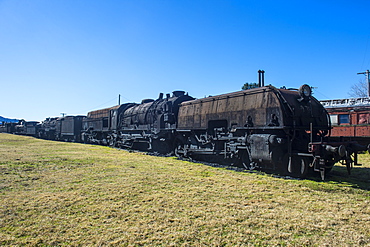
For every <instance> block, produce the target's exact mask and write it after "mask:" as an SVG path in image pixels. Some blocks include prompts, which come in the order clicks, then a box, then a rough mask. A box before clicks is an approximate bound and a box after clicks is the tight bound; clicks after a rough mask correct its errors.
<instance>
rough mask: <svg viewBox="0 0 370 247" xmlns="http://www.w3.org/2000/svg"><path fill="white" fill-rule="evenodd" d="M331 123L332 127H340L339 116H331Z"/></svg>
mask: <svg viewBox="0 0 370 247" xmlns="http://www.w3.org/2000/svg"><path fill="white" fill-rule="evenodd" d="M330 122H331V124H332V125H338V115H337V114H335V115H330Z"/></svg>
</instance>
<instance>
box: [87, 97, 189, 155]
mask: <svg viewBox="0 0 370 247" xmlns="http://www.w3.org/2000/svg"><path fill="white" fill-rule="evenodd" d="M163 96H164V94H163V93H161V94H160V95H159V97H158V99H156V100H154V99H145V100H142V102H141V104H135V103H127V104H123V105H118V106H114V107H111V108H106V109H102V110H98V111H92V112H89V113H88V115H87V118H86V120H85V121H84V133H83V139H84V140H85V141H86V142H88V143H89V142H90V143H99V144H106V145H111V146H116V147H123V148H132V149H139V150H146V151H152V152H161V153H166V152H171V151H172V150H173V140H174V134H175V131H176V127H177V115H178V111H179V106H180V103H182V102H184V101H187V100H193V99H194V98H193V97H191V96H189V95H188V94H185V92H184V91H174V92H173V93H172V96H171V94H166V97H163Z"/></svg>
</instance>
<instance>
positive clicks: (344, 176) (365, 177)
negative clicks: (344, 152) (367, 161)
mask: <svg viewBox="0 0 370 247" xmlns="http://www.w3.org/2000/svg"><path fill="white" fill-rule="evenodd" d="M325 180H326V181H331V182H336V183H338V184H343V185H346V186H350V187H353V188H359V189H363V190H368V191H370V168H368V167H360V166H356V167H354V168H352V170H351V174H350V175H349V174H348V172H347V168H346V167H345V166H342V165H335V166H334V167H333V170H332V171H331V172H330V173H329V174H328V175H327V177H326V179H325Z"/></svg>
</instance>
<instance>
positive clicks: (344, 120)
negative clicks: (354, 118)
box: [339, 114, 349, 124]
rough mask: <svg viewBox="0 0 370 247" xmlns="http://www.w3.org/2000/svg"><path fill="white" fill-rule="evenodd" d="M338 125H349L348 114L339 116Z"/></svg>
mask: <svg viewBox="0 0 370 247" xmlns="http://www.w3.org/2000/svg"><path fill="white" fill-rule="evenodd" d="M339 124H349V114H342V115H339Z"/></svg>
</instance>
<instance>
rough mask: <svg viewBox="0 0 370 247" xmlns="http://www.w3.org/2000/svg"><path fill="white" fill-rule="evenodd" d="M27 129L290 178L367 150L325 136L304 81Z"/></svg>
mask: <svg viewBox="0 0 370 247" xmlns="http://www.w3.org/2000/svg"><path fill="white" fill-rule="evenodd" d="M23 124H24V125H25V126H24V127H26V125H27V123H23ZM35 128H36V130H35V131H34V132H30V135H34V136H37V137H40V138H45V139H52V140H66V141H76V142H84V143H92V144H101V145H109V146H112V147H119V148H129V149H138V150H145V151H151V152H159V153H171V152H172V153H174V154H175V155H176V156H179V157H192V158H195V159H203V160H207V161H210V160H217V161H218V162H222V163H228V164H233V165H237V166H242V167H245V168H246V169H255V168H256V169H262V170H266V171H273V172H277V173H281V174H286V175H290V176H294V177H305V176H306V175H307V173H308V172H309V171H313V172H318V173H320V174H321V177H322V179H324V176H325V174H326V173H328V172H329V171H330V170H331V169H332V167H333V166H334V164H335V163H337V162H342V163H343V164H345V165H346V166H347V169H348V172H350V170H351V168H352V166H353V165H357V154H358V153H359V152H361V151H366V150H368V148H367V147H366V146H363V145H359V144H358V143H356V142H350V141H347V142H337V141H336V142H332V141H330V130H331V124H330V118H329V115H328V113H327V111H326V110H325V108H324V107H323V106H322V105H321V104H320V102H319V101H318V100H316V99H315V98H314V97H313V96H312V91H311V87H310V86H308V85H306V84H305V85H303V86H301V87H300V88H299V89H285V88H281V89H278V88H276V87H274V86H271V85H269V86H261V87H258V88H254V89H249V90H242V91H238V92H233V93H228V94H222V95H218V96H210V97H206V98H202V99H194V98H193V97H191V96H189V95H188V94H185V92H184V91H174V92H173V94H172V95H170V94H167V95H166V96H165V97H164V95H163V94H162V93H161V94H160V95H159V97H158V98H157V99H156V100H153V99H146V100H143V101H142V102H141V103H140V104H136V103H126V104H121V105H117V106H114V107H110V108H105V109H101V110H96V111H91V112H89V113H88V114H87V116H67V117H63V118H48V119H46V120H45V121H43V122H42V123H40V124H38V125H37V126H36V127H35ZM15 129H18V130H21V129H22V127H21V126H18V127H16V128H15ZM25 129H26V130H27V128H23V131H24V130H25ZM25 133H26V134H27V131H26V132H25Z"/></svg>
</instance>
